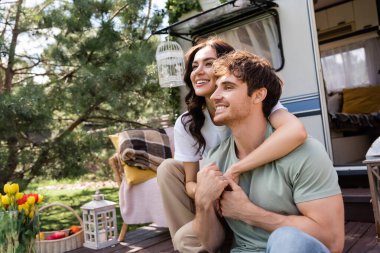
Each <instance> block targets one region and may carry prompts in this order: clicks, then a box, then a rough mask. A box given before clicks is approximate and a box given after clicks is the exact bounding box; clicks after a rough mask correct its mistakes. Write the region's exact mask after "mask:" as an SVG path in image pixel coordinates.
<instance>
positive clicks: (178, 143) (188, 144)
mask: <svg viewBox="0 0 380 253" xmlns="http://www.w3.org/2000/svg"><path fill="white" fill-rule="evenodd" d="M279 109H285V110H286V108H285V107H284V106H283V105H282V104H281V103H280V102H278V103H277V104H276V105H275V106H274V107H273V109H272V113H273V112H274V111H276V110H279ZM184 114H185V113H183V114H182V115H181V116H179V117H178V118H177V120H176V122H175V125H174V150H175V152H174V159H176V160H178V161H181V162H198V161H199V160H201V159H202V157H203V155H205V154H207V152H208V151H209V150H210V149H211V148H213V147H216V146H217V145H219V143H221V142H222V141H223V140H225V139H226V138H227V137H229V136H230V135H231V130H230V129H229V128H228V127H226V126H216V125H215V124H214V123H213V122H212V120H211V117H210V113H209V112H208V111H207V108H205V109H204V110H203V114H204V115H205V122H204V125H203V127H202V129H201V133H202V135H203V138H205V141H206V146H205V149H204V152H203V153H201V152H197V149H198V143H197V141H196V140H195V139H194V138H193V136H192V135H191V133H190V131H188V127H186V128H185V126H184V125H183V124H182V119H183V118H184V122H186V120H187V118H188V117H191V116H187V117H186V116H184Z"/></svg>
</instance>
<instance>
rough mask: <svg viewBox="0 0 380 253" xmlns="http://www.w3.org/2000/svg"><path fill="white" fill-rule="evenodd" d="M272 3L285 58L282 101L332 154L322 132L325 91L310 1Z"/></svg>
mask: <svg viewBox="0 0 380 253" xmlns="http://www.w3.org/2000/svg"><path fill="white" fill-rule="evenodd" d="M275 2H276V3H277V4H278V5H279V7H278V9H277V10H278V13H279V15H280V29H281V35H282V43H283V50H284V58H285V65H284V68H283V69H282V70H281V71H279V72H278V74H279V76H280V77H281V78H282V79H283V80H284V84H285V85H284V90H283V95H282V98H281V101H282V103H283V104H284V106H286V107H287V108H288V110H289V111H290V112H292V113H294V114H295V115H297V116H298V117H299V118H300V119H301V120H302V122H303V123H304V124H305V127H306V129H307V131H308V132H309V134H310V135H312V136H313V137H315V138H317V139H318V140H319V141H320V142H321V143H322V144H324V145H325V146H326V150H327V151H328V153H329V155H330V156H331V148H330V145H329V144H328V143H329V141H328V140H329V138H328V131H324V129H328V127H327V128H324V124H323V116H322V111H326V109H325V103H324V101H325V100H324V95H323V94H324V91H323V90H320V88H319V87H322V86H320V85H319V82H320V80H322V78H321V67H320V61H319V51H318V44H317V38H316V28H315V21H314V10H313V1H311V0H306V1H299V0H278V1H275ZM314 31H315V32H314ZM313 32H314V33H313ZM321 99H322V101H321ZM321 102H322V103H321Z"/></svg>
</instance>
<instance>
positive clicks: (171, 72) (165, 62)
mask: <svg viewBox="0 0 380 253" xmlns="http://www.w3.org/2000/svg"><path fill="white" fill-rule="evenodd" d="M156 61H157V68H158V79H159V83H160V86H161V87H163V88H164V87H169V88H171V87H176V86H181V85H184V84H185V83H184V81H183V76H184V73H185V61H184V55H183V50H182V48H181V46H180V45H179V44H178V43H177V42H175V41H164V42H161V43H160V44H159V45H158V47H157V50H156Z"/></svg>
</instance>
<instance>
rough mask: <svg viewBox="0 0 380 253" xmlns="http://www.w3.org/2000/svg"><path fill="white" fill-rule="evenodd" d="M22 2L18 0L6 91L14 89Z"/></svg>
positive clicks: (6, 72)
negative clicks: (14, 68)
mask: <svg viewBox="0 0 380 253" xmlns="http://www.w3.org/2000/svg"><path fill="white" fill-rule="evenodd" d="M22 2H23V0H18V1H17V10H16V17H15V26H14V27H13V30H12V40H11V45H10V47H9V56H8V65H7V68H6V70H5V82H4V88H5V91H10V90H11V89H12V81H13V76H14V70H13V66H14V61H15V54H16V45H17V37H18V35H19V33H20V31H19V25H20V15H21V8H22Z"/></svg>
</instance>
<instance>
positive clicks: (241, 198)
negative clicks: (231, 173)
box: [195, 163, 251, 219]
mask: <svg viewBox="0 0 380 253" xmlns="http://www.w3.org/2000/svg"><path fill="white" fill-rule="evenodd" d="M195 202H196V204H197V205H200V206H202V207H204V208H209V207H210V206H211V205H214V207H215V208H216V210H217V211H218V213H219V214H220V215H222V216H224V217H229V218H233V219H238V218H239V217H241V213H242V211H243V210H244V208H242V207H243V206H244V205H245V204H247V203H251V202H250V200H249V199H248V197H247V195H246V194H245V192H244V191H243V190H242V189H241V187H240V186H239V185H238V184H237V183H236V182H235V181H234V180H233V179H231V178H230V177H227V176H226V175H223V173H222V172H221V171H220V170H219V168H218V166H217V165H216V164H215V163H212V164H210V165H208V166H206V167H204V168H203V169H202V170H200V171H199V172H198V174H197V188H196V193H195Z"/></svg>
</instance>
